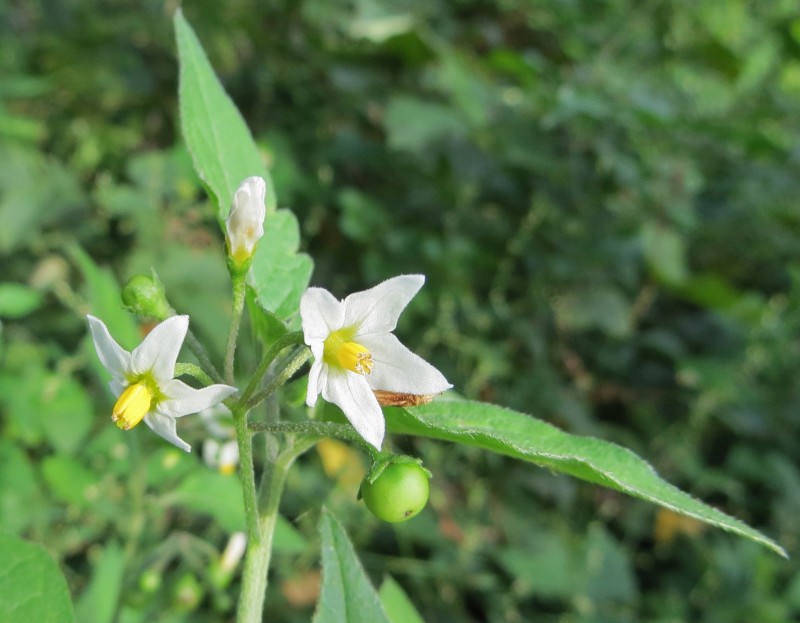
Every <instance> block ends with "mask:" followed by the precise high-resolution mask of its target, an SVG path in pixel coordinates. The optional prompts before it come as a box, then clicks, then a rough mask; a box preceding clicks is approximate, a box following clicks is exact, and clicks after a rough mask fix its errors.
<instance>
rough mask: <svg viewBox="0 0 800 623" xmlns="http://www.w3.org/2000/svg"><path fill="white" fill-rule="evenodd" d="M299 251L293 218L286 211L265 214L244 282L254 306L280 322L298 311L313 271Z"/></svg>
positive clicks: (297, 229) (295, 222)
mask: <svg viewBox="0 0 800 623" xmlns="http://www.w3.org/2000/svg"><path fill="white" fill-rule="evenodd" d="M299 247H300V228H299V227H298V225H297V219H296V218H295V216H294V214H292V213H291V212H289V210H278V211H277V212H275V213H273V214H268V215H267V218H266V220H265V221H264V237H263V238H262V239H261V240H260V241H259V243H258V248H257V249H256V252H255V255H254V256H253V263H252V265H251V267H250V273H249V275H248V281H249V283H250V285H251V287H252V288H253V291H254V292H255V294H256V299H257V300H258V303H259V304H260V305H261V306H262V307H263V308H264V309H265V310H267V311H268V312H271V313H273V314H275V315H276V316H277V317H278V318H281V319H284V320H285V319H287V318H289V317H290V316H291V315H293V314H296V313H297V310H298V309H299V308H300V297H301V296H302V295H303V292H304V291H305V289H306V287H307V286H308V282H309V280H310V279H311V271H312V270H313V269H314V262H312V261H311V258H310V257H309V256H308V255H306V254H305V253H298V252H297V249H298V248H299Z"/></svg>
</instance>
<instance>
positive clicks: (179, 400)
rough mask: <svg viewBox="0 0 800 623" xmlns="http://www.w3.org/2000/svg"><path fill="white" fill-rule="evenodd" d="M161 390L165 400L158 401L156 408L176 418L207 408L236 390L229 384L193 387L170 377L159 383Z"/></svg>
mask: <svg viewBox="0 0 800 623" xmlns="http://www.w3.org/2000/svg"><path fill="white" fill-rule="evenodd" d="M161 391H162V392H164V395H165V396H167V400H164V401H163V402H161V403H159V405H158V410H159V411H161V412H162V413H165V414H166V415H169V416H170V417H174V418H176V417H183V416H184V415H189V414H190V413H197V412H198V411H202V410H203V409H208V407H210V406H212V405H215V404H217V403H218V402H222V401H223V400H225V399H226V398H227V397H228V396H230V395H231V394H235V393H236V392H237V391H238V390H237V389H236V388H235V387H232V386H230V385H209V386H208V387H204V388H202V389H195V388H194V387H190V386H189V385H187V384H186V383H184V382H183V381H178V380H177V379H172V380H171V381H168V382H166V383H164V384H162V385H161Z"/></svg>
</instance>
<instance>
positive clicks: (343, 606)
mask: <svg viewBox="0 0 800 623" xmlns="http://www.w3.org/2000/svg"><path fill="white" fill-rule="evenodd" d="M319 531H320V535H321V536H322V592H321V594H320V598H319V603H318V604H317V611H316V613H315V614H314V623H341V622H342V621H365V622H366V621H369V623H390V621H389V619H388V618H387V616H386V612H385V611H384V609H383V606H382V605H381V602H380V599H379V598H378V594H377V593H376V592H375V589H374V588H373V586H372V584H371V583H370V581H369V579H368V578H367V575H366V573H365V572H364V569H363V567H362V566H361V563H360V562H359V561H358V558H357V557H356V553H355V551H354V550H353V545H352V543H350V539H349V538H348V537H347V533H346V532H345V531H344V528H343V527H342V524H340V523H339V520H338V519H336V517H334V516H333V515H332V514H331V513H330V512H329V511H328V510H327V509H322V517H321V518H320V521H319Z"/></svg>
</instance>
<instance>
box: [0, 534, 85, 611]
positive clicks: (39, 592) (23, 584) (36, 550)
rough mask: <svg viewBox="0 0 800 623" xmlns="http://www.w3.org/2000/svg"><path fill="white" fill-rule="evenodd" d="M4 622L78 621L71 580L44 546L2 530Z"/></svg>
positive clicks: (0, 582) (0, 602) (0, 595)
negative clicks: (71, 594)
mask: <svg viewBox="0 0 800 623" xmlns="http://www.w3.org/2000/svg"><path fill="white" fill-rule="evenodd" d="M0 552H2V553H3V565H2V569H0V621H3V623H32V622H33V621H35V622H36V623H71V622H73V621H75V614H74V612H73V609H72V602H71V601H70V598H69V590H68V589H67V581H66V580H65V579H64V576H63V575H62V574H61V570H60V569H59V568H58V565H57V564H56V562H55V561H54V560H53V559H52V558H50V555H49V554H48V553H47V550H45V548H44V547H42V546H41V545H38V544H36V543H29V542H27V541H23V540H22V539H18V538H17V537H15V536H11V535H10V534H5V533H0Z"/></svg>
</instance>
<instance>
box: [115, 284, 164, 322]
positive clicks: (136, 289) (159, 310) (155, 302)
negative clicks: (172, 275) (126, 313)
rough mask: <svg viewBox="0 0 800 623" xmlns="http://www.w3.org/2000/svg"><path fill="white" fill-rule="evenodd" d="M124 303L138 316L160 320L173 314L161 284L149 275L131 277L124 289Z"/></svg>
mask: <svg viewBox="0 0 800 623" xmlns="http://www.w3.org/2000/svg"><path fill="white" fill-rule="evenodd" d="M122 302H123V303H125V305H127V306H128V308H130V310H131V311H133V312H134V313H136V314H139V315H140V316H149V317H152V318H157V319H159V320H161V319H164V318H168V317H169V316H170V315H171V313H170V309H169V305H168V304H167V299H166V297H165V295H164V288H163V287H162V285H161V283H159V282H158V281H156V280H155V279H153V278H152V277H148V276H147V275H136V276H134V277H131V279H130V280H129V281H128V283H126V284H125V287H124V288H122Z"/></svg>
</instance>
